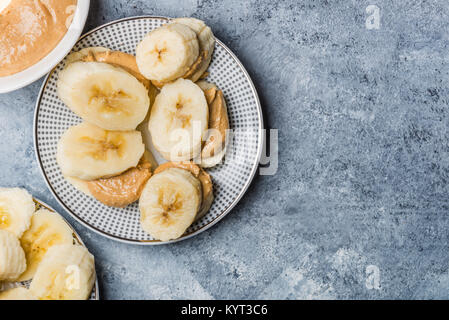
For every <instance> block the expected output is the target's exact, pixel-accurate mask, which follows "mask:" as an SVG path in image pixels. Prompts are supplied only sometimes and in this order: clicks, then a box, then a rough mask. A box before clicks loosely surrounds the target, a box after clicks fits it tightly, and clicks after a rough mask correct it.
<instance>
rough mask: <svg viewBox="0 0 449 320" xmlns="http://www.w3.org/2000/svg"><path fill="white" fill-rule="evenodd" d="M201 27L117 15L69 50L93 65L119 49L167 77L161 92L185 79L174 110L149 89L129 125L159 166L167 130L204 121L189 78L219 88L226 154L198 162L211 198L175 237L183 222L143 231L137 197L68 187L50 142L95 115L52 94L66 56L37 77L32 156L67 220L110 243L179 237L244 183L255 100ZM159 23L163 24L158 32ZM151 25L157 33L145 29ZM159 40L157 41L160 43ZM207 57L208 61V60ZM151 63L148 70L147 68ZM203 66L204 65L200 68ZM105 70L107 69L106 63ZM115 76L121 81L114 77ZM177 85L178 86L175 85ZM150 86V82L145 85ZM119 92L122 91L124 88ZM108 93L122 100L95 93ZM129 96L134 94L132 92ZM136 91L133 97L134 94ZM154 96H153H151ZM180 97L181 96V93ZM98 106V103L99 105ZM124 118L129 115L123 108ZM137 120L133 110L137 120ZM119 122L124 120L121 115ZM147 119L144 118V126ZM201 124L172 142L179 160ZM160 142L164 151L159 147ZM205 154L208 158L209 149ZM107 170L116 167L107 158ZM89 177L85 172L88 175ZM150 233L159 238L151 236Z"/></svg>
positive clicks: (259, 131)
mask: <svg viewBox="0 0 449 320" xmlns="http://www.w3.org/2000/svg"><path fill="white" fill-rule="evenodd" d="M166 25H167V26H166ZM207 25H208V23H207V21H206V22H202V21H200V20H196V19H192V18H187V19H184V18H183V19H178V20H176V19H170V18H164V17H148V16H144V17H131V18H125V19H122V20H117V21H113V22H111V23H108V24H105V25H103V26H100V27H98V28H96V29H94V30H92V31H90V32H88V33H87V34H85V35H84V36H83V37H81V38H80V40H79V42H78V43H77V44H76V46H75V48H74V50H73V52H77V51H82V50H83V49H85V48H89V47H91V48H93V49H91V50H93V51H94V53H93V54H92V55H93V59H91V60H92V61H96V62H97V63H98V62H100V61H102V59H101V58H100V56H102V55H103V54H102V52H104V51H105V50H112V51H120V52H124V53H126V54H128V55H133V56H134V55H136V53H137V57H136V63H137V65H138V69H139V71H140V73H141V74H143V75H146V76H147V78H149V79H150V80H153V79H154V81H155V80H158V81H162V82H170V84H164V86H163V87H162V88H163V89H162V90H164V89H165V88H166V86H168V88H170V86H171V85H173V84H176V83H177V80H178V79H179V78H186V80H181V81H180V83H181V82H182V83H183V84H184V85H186V86H187V84H190V83H192V85H190V87H191V88H190V89H188V90H186V91H185V92H186V93H187V94H188V95H189V97H187V99H186V101H181V102H185V103H182V108H178V109H177V108H176V99H177V98H179V97H177V96H175V95H173V94H171V93H170V94H168V95H166V94H163V93H159V94H158V95H156V94H157V92H151V91H150V92H149V95H150V96H151V97H150V99H149V100H150V104H153V105H152V106H150V108H149V109H150V110H149V114H150V117H149V116H148V114H147V115H146V117H145V119H144V120H142V122H141V123H139V124H138V126H137V130H138V131H141V132H142V138H143V141H144V143H145V145H146V148H147V149H148V150H150V151H151V152H152V153H153V155H154V157H155V159H156V160H157V161H158V163H159V164H161V163H165V162H167V159H170V160H172V159H171V155H170V153H171V151H172V148H173V149H174V148H175V147H176V146H173V141H169V140H168V139H167V137H166V133H167V132H177V131H179V130H176V129H179V128H181V129H182V127H183V126H184V129H185V128H189V125H190V122H191V121H193V120H197V122H199V123H200V124H202V125H204V123H206V125H205V127H208V126H209V124H208V123H207V122H208V120H209V119H208V118H209V114H208V108H207V101H206V102H205V101H204V98H205V97H204V94H203V93H201V94H200V92H199V91H201V90H199V91H198V90H197V89H198V84H196V83H194V81H196V80H198V78H200V79H204V80H205V81H207V82H208V83H213V84H215V85H216V87H217V88H219V89H220V90H221V91H222V92H223V96H224V98H225V100H226V107H227V111H228V117H229V119H228V120H229V127H230V129H231V130H232V131H233V135H232V141H230V143H228V144H227V147H226V151H224V150H222V151H221V152H219V151H217V152H214V153H213V157H209V158H208V159H207V161H205V162H204V163H203V165H204V166H212V167H211V168H208V169H207V173H208V174H210V176H211V178H212V182H213V186H214V191H213V195H214V199H215V200H214V202H213V204H212V206H211V207H210V209H209V211H208V212H207V213H206V214H205V215H204V216H203V217H201V218H200V219H198V220H193V223H192V224H191V225H190V226H188V228H187V229H186V230H185V232H184V233H183V234H182V235H181V237H179V238H177V239H175V240H166V238H173V234H175V235H176V234H177V233H179V230H183V229H184V227H185V221H181V222H182V223H181V222H179V228H176V227H175V231H176V232H174V231H173V234H171V233H170V232H168V231H167V232H162V236H161V235H156V233H157V230H156V231H151V232H153V234H155V235H156V236H155V237H152V236H151V235H150V234H149V233H148V232H146V231H145V230H144V229H143V227H142V225H141V223H140V210H139V204H138V203H137V202H136V203H133V204H131V205H128V206H126V207H125V208H114V207H108V206H106V205H104V204H102V203H100V202H99V201H97V200H96V199H94V198H92V197H91V196H89V195H87V194H86V193H85V192H82V191H80V190H79V189H77V188H75V187H74V186H73V185H72V184H71V183H70V182H68V181H67V180H66V179H65V178H64V176H63V174H62V172H61V170H60V169H59V165H58V163H57V160H56V157H55V151H56V150H57V144H58V141H59V140H60V138H61V136H62V135H63V134H64V132H66V131H67V130H68V129H69V128H70V127H73V126H76V125H78V124H79V123H80V122H82V120H84V121H87V122H89V121H90V122H94V121H98V120H99V119H98V117H97V116H95V115H93V116H91V117H90V116H89V117H87V116H86V115H84V113H83V114H81V112H79V111H77V110H78V109H76V110H75V108H73V109H74V111H77V112H78V113H79V114H80V115H82V117H83V118H84V119H81V118H80V117H78V116H77V115H76V113H73V112H71V111H70V110H69V109H68V108H67V106H66V105H65V104H64V103H62V101H61V100H60V99H59V98H58V96H57V94H56V93H57V92H58V91H57V87H58V81H59V77H60V75H61V72H63V70H64V69H65V68H66V67H67V65H69V66H70V63H67V61H66V60H65V61H61V63H60V64H59V65H58V66H57V67H56V68H55V69H54V70H53V72H51V73H50V74H49V75H48V77H47V79H46V80H45V81H44V83H43V86H42V90H41V93H40V95H39V97H38V101H37V105H36V113H35V121H34V141H35V150H36V155H37V160H38V163H39V166H40V168H41V171H42V173H43V176H44V178H45V181H46V183H47V184H48V186H49V189H50V190H51V192H52V193H53V194H54V196H55V198H56V199H57V201H58V202H59V203H60V204H61V206H62V207H63V208H64V209H66V210H67V211H68V212H69V213H70V214H71V215H72V216H73V217H74V218H75V219H77V220H78V221H79V222H80V223H82V224H84V225H85V226H86V227H88V228H90V229H91V230H92V231H93V232H97V233H99V234H101V235H103V236H106V237H108V238H110V239H113V240H116V241H121V242H125V243H131V244H139V245H158V244H165V243H172V242H175V241H179V240H184V239H187V238H189V237H192V236H194V235H197V234H199V233H200V232H202V231H204V230H207V229H208V228H210V227H211V226H213V225H215V224H216V223H217V222H218V221H220V220H221V219H222V218H223V217H224V216H226V214H228V213H229V212H230V211H231V210H232V208H233V207H234V206H235V205H236V204H237V203H238V201H239V200H240V199H241V198H242V197H243V195H244V193H245V192H246V190H247V188H248V187H249V185H250V183H251V181H252V179H253V177H254V175H255V174H256V172H257V170H258V167H259V160H260V156H261V153H262V144H263V115H262V110H261V106H260V102H259V98H258V95H257V92H256V89H255V87H254V85H253V83H252V81H251V78H250V77H249V75H248V73H247V72H246V70H245V68H244V67H243V65H242V64H241V62H240V61H239V60H238V58H237V57H236V56H235V55H234V54H233V53H232V52H231V50H230V49H229V48H227V47H226V45H224V44H223V43H222V42H221V41H220V40H218V39H216V38H215V37H214V35H213V33H212V31H213V30H211V29H210V28H209V27H208V26H207ZM162 26H166V27H164V28H161V29H158V28H159V27H162ZM156 29H158V30H159V31H157V32H156V31H155V32H152V31H154V30H156ZM189 30H190V31H189ZM149 34H151V36H150V37H148V35H149ZM161 39H162V41H160V40H161ZM164 39H167V42H166V46H165V47H164V46H159V45H160V44H162V45H164V41H163V40H164ZM105 48H106V49H105ZM177 48H178V49H179V50H178V49H177ZM136 49H137V50H136ZM86 51H89V50H84V51H83V52H81V53H80V54H79V55H72V56H71V58H69V59H71V61H72V64H73V63H75V64H76V63H79V62H73V61H76V60H79V59H80V57H82V56H83V55H85V53H86ZM69 57H70V56H69ZM73 58H74V60H73ZM209 59H210V60H211V61H210V65H209ZM83 61H84V60H83ZM89 61H90V60H89ZM103 61H104V60H103ZM172 62H173V63H172ZM82 63H89V62H82ZM90 63H92V62H90ZM152 64H154V66H155V68H152V67H151V65H152ZM116 65H117V64H116ZM118 65H120V63H118ZM206 66H208V68H207V70H206V71H205V72H203V70H204V69H205V68H206ZM77 68H78V67H77ZM89 68H90V67H89ZM104 69H106V68H104ZM107 69H110V68H108V67H107ZM75 71H76V70H75ZM74 73H75V75H74V78H77V77H78V75H77V72H74ZM204 74H208V76H207V78H204ZM75 76H76V77H75ZM80 78H81V77H80ZM118 78H119V79H121V76H119V77H118ZM100 80H101V79H100ZM192 80H193V81H192ZM153 83H154V82H153ZM178 85H179V86H180V84H178ZM178 85H174V86H172V89H176V86H178ZM150 88H154V87H153V86H151V87H150ZM194 88H195V89H194ZM122 91H123V92H124V93H130V92H129V91H131V90H122ZM173 91H175V90H173ZM183 91H184V90H183ZM110 92H112V98H117V100H119V99H122V98H125V101H126V98H127V97H119V96H117V95H116V96H115V97H114V94H113V92H114V90H111V91H110V90H104V92H103V93H104V94H103V96H104V97H103V98H105V99H106V98H109V99H111V97H110V96H111V94H110ZM196 92H198V93H196ZM131 93H132V95H134V93H133V91H132V92H131ZM136 95H137V96H138V94H136ZM155 95H156V97H154V96H155ZM200 96H201V97H202V98H200ZM90 97H91V98H92V97H93V98H94V99H93V100H92V103H93V102H94V100H98V101H100V100H102V99H103V98H102V99H96V94H91V95H90ZM182 97H183V95H181V98H182ZM189 99H195V100H198V101H199V100H201V103H199V104H198V105H196V106H189V101H188V100H189ZM75 100H76V101H75V103H77V102H78V101H77V99H76V98H75ZM154 100H159V102H155V103H153V101H154ZM171 100H173V101H174V102H173V101H171ZM181 100H183V99H181ZM170 101H171V102H170ZM100 102H101V101H100ZM166 102H170V103H171V107H173V106H174V108H170V109H171V111H172V114H169V115H166V114H165V115H164V113H163V112H160V111H161V110H160V109H161V108H159V107H158V104H161V103H164V104H165V103H166ZM172 102H173V103H174V104H173V103H172ZM99 105H100V107H101V104H99ZM178 106H180V105H178ZM81 107H82V106H81ZM125 109H126V108H125ZM158 109H159V110H158ZM175 109H176V110H175ZM118 111H119V112H123V111H121V110H118ZM124 111H126V110H124ZM153 112H154V114H153ZM173 113H174V114H173ZM131 115H134V114H133V113H131ZM153 115H154V118H153ZM118 118H119V117H117V118H116V119H118ZM141 118H142V116H141V115H140V116H139V120H140V119H141ZM148 118H149V119H148ZM136 119H137V117H136ZM125 122H128V118H126V121H125ZM148 122H151V125H149V124H148ZM113 123H114V124H118V126H119V129H121V130H122V126H121V124H120V121H117V122H115V121H114V122H113ZM129 123H131V121H130V122H129ZM131 124H132V126H131V127H132V128H133V129H134V128H135V127H134V124H135V123H134V122H132V123H131ZM97 125H100V126H101V125H103V122H101V123H100V122H98V123H97ZM167 125H173V127H172V128H169V129H170V130H167ZM200 127H201V125H200ZM171 129H173V130H171ZM203 129H204V128H203V127H201V128H200V130H199V131H200V132H199V133H193V131H192V132H190V131H189V130H187V131H188V132H189V134H190V133H192V135H191V144H190V146H184V145H182V144H181V145H178V146H177V147H180V148H178V150H177V151H178V155H179V154H180V155H181V157H180V158H183V156H185V157H186V158H190V157H191V156H194V155H197V154H198V153H199V152H200V151H201V150H200V149H201V147H202V146H201V143H199V139H198V137H199V136H200V137H201V140H202V139H203V138H204V136H205V134H204V132H202V131H203ZM207 129H208V128H207ZM205 131H209V130H205ZM153 133H154V134H155V135H156V138H160V139H157V140H160V141H163V142H162V143H160V141H154V142H155V144H154V145H153V141H152V138H153V137H152V136H151V134H153ZM206 134H207V137H209V136H210V134H209V133H208V132H207V133H206ZM158 142H159V143H158ZM174 144H176V143H174ZM167 146H168V147H169V148H168V149H169V150H164V148H166V147H167ZM167 151H168V152H167ZM224 153H226V157H225V158H224V159H225V160H224V161H223V162H222V161H221V159H222V158H223V155H224ZM210 155H211V156H212V153H211V154H210ZM178 160H180V159H178ZM187 161H188V160H187ZM112 167H114V169H118V165H117V167H116V163H115V160H114V162H113V165H112ZM74 168H75V169H82V170H79V171H83V170H84V168H82V167H81V168H80V167H76V164H75V165H74V166H73V167H72V169H74ZM120 168H122V167H120ZM120 170H121V169H120ZM89 174H92V172H90V173H89ZM156 185H157V183H156ZM152 207H157V203H153V204H152V205H151V206H149V208H152ZM192 211H193V210H192ZM155 212H156V213H155ZM151 216H153V217H154V216H157V211H152V210H149V213H148V217H151ZM190 220H191V217H189V219H186V221H187V222H191V221H190ZM145 228H146V227H145ZM147 229H148V228H147ZM156 229H157V228H156ZM157 237H159V238H160V239H163V240H157V239H156V238H157Z"/></svg>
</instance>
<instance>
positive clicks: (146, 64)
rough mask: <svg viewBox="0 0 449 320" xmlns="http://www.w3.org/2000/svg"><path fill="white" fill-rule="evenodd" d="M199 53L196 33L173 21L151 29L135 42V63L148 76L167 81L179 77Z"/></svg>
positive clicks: (150, 78)
mask: <svg viewBox="0 0 449 320" xmlns="http://www.w3.org/2000/svg"><path fill="white" fill-rule="evenodd" d="M198 56H199V43H198V38H197V35H196V33H195V32H194V31H193V30H192V29H190V28H189V27H188V26H186V25H184V24H179V23H172V24H168V25H165V26H162V27H160V28H158V29H156V30H153V31H152V32H150V33H149V34H148V35H147V36H146V37H145V38H144V39H143V40H142V41H141V42H140V43H139V45H138V46H137V50H136V57H137V66H138V67H139V70H140V73H142V74H143V75H144V76H145V77H146V78H147V79H149V80H156V81H161V82H168V81H172V80H175V79H178V78H180V77H182V76H183V75H184V74H186V73H187V71H188V70H189V69H190V67H191V66H192V65H193V64H194V62H195V61H196V60H197V59H198Z"/></svg>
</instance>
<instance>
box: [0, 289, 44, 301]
mask: <svg viewBox="0 0 449 320" xmlns="http://www.w3.org/2000/svg"><path fill="white" fill-rule="evenodd" d="M0 300H9V301H13V300H37V298H36V297H35V296H34V295H33V294H32V293H31V292H30V290H28V289H27V288H24V287H17V288H13V289H9V290H6V291H3V292H0Z"/></svg>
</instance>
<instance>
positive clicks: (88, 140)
mask: <svg viewBox="0 0 449 320" xmlns="http://www.w3.org/2000/svg"><path fill="white" fill-rule="evenodd" d="M144 151H145V146H144V144H143V142H142V134H141V133H140V132H139V131H107V130H103V129H101V128H99V127H96V126H94V125H91V124H88V123H81V124H79V125H77V126H74V127H71V128H70V129H69V130H67V131H66V132H65V133H64V134H63V136H62V137H61V140H59V143H58V148H57V155H56V158H57V162H58V164H59V166H60V168H61V171H62V173H63V175H65V176H69V177H75V178H79V179H82V180H95V179H99V178H105V177H111V176H115V175H119V174H121V173H122V172H124V171H126V170H128V169H129V168H132V167H135V166H136V165H137V164H138V163H139V160H140V158H141V157H142V155H143V153H144Z"/></svg>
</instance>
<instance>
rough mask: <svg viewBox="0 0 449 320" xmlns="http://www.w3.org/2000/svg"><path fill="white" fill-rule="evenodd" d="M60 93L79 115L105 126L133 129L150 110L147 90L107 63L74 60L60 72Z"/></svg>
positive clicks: (129, 76)
mask: <svg viewBox="0 0 449 320" xmlns="http://www.w3.org/2000/svg"><path fill="white" fill-rule="evenodd" d="M58 95H59V97H60V98H61V100H62V101H63V102H64V103H65V104H66V105H67V106H68V107H69V108H70V109H71V110H72V111H73V112H75V113H76V114H77V115H79V116H80V117H81V118H83V119H84V120H85V121H87V122H90V123H92V124H95V125H97V126H99V127H100V128H103V129H106V130H120V131H127V130H134V129H135V128H136V127H137V125H138V124H139V123H141V122H142V121H143V120H144V119H145V116H146V115H147V113H148V109H149V107H150V98H149V96H148V90H147V89H146V88H145V86H144V85H143V84H142V83H141V82H139V81H138V80H137V79H136V78H135V77H134V76H132V75H131V74H129V73H128V72H126V71H125V70H123V69H122V68H117V67H114V66H112V65H110V64H107V63H100V62H73V63H71V64H69V65H68V66H67V68H65V69H64V70H63V71H61V73H60V74H59V80H58Z"/></svg>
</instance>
